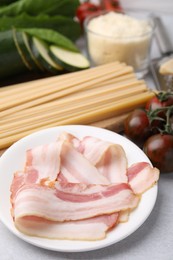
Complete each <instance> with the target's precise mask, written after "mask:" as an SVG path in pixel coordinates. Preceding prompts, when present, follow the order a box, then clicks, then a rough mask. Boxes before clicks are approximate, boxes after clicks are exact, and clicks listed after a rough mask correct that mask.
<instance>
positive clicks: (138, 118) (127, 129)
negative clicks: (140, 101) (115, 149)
mask: <svg viewBox="0 0 173 260" xmlns="http://www.w3.org/2000/svg"><path fill="white" fill-rule="evenodd" d="M124 133H125V135H126V136H127V137H128V138H129V139H130V140H132V141H133V142H134V143H136V144H137V145H138V146H140V147H142V145H143V143H144V142H145V140H146V139H147V138H148V137H149V136H150V135H151V129H150V123H149V119H148V116H147V113H146V112H145V110H142V109H135V110H134V111H133V112H131V113H130V114H129V116H128V117H127V118H126V120H125V122H124Z"/></svg>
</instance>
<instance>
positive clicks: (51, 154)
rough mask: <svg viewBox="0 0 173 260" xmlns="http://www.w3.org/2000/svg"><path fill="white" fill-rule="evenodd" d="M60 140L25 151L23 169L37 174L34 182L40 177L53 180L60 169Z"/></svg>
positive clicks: (30, 173)
mask: <svg viewBox="0 0 173 260" xmlns="http://www.w3.org/2000/svg"><path fill="white" fill-rule="evenodd" d="M61 146H62V142H55V143H50V144H47V145H43V146H38V147H35V148H33V149H30V150H28V151H27V154H26V156H27V157H26V167H25V171H26V172H27V173H28V174H29V175H34V176H35V177H36V176H37V180H36V181H35V182H37V183H39V182H40V180H41V179H45V180H47V181H54V180H56V179H57V175H58V173H59V170H60V152H61Z"/></svg>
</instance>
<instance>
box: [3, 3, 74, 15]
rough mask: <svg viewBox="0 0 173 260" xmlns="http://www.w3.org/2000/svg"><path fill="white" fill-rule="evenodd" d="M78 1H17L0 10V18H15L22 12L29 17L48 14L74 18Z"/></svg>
mask: <svg viewBox="0 0 173 260" xmlns="http://www.w3.org/2000/svg"><path fill="white" fill-rule="evenodd" d="M78 5H79V0H61V1H60V0H19V1H17V2H15V3H12V4H10V5H8V6H4V7H1V8H0V16H3V15H8V16H16V15H19V14H21V13H23V12H26V13H27V14H30V15H33V16H35V15H38V14H50V15H58V14H60V15H64V16H70V17H74V16H75V12H76V8H77V6H78Z"/></svg>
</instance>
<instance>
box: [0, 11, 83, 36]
mask: <svg viewBox="0 0 173 260" xmlns="http://www.w3.org/2000/svg"><path fill="white" fill-rule="evenodd" d="M21 26H22V27H23V28H43V29H44V28H46V29H52V30H55V31H57V32H59V33H61V34H63V35H65V36H66V37H67V38H69V39H71V40H72V41H75V40H77V39H78V38H79V36H80V35H81V28H80V25H79V23H77V22H75V21H74V20H73V19H72V18H69V17H65V16H60V15H56V16H49V15H46V14H41V15H38V16H30V15H28V14H26V13H23V14H20V15H18V16H15V17H10V16H3V17H2V18H1V19H0V31H6V30H10V29H11V28H12V27H15V28H21Z"/></svg>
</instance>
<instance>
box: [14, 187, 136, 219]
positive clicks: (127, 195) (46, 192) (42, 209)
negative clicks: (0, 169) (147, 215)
mask: <svg viewBox="0 0 173 260" xmlns="http://www.w3.org/2000/svg"><path fill="white" fill-rule="evenodd" d="M55 186H56V188H55V189H53V188H49V187H46V186H44V187H43V186H40V185H36V184H35V185H26V186H23V187H22V189H21V190H20V192H18V193H17V195H16V198H15V201H14V215H15V218H16V219H17V218H21V217H24V216H32V215H34V216H39V217H43V218H46V219H49V220H54V221H60V222H62V221H69V220H81V219H86V218H90V217H94V216H99V215H103V214H110V213H114V212H119V211H120V210H126V209H132V208H135V207H136V206H137V205H138V203H139V197H138V196H136V195H134V193H133V192H132V190H131V188H130V186H129V185H128V184H112V185H106V186H105V185H85V184H72V183H70V184H65V185H62V184H60V183H57V184H56V185H55Z"/></svg>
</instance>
